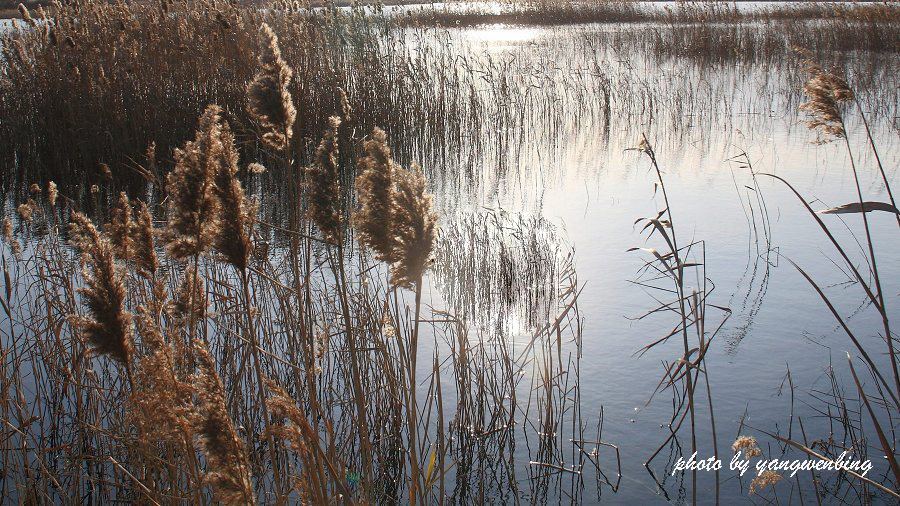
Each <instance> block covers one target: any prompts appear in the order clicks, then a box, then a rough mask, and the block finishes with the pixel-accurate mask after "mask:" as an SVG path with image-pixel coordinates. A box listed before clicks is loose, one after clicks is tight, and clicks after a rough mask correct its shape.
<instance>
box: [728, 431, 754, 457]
mask: <svg viewBox="0 0 900 506" xmlns="http://www.w3.org/2000/svg"><path fill="white" fill-rule="evenodd" d="M731 450H732V451H733V452H734V453H737V452H740V451H743V452H744V456H745V457H747V458H753V457H759V456H760V455H762V451H760V449H759V446H758V445H757V443H756V438H755V437H753V436H740V437H738V438H737V439H735V440H734V443H733V444H732V445H731Z"/></svg>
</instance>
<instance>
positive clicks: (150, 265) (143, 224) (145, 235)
mask: <svg viewBox="0 0 900 506" xmlns="http://www.w3.org/2000/svg"><path fill="white" fill-rule="evenodd" d="M155 234H156V231H155V229H154V228H153V214H152V213H150V208H149V207H148V206H147V204H146V203H144V202H141V203H140V204H139V205H138V212H137V222H136V223H135V225H134V227H133V228H132V235H131V242H132V244H133V245H134V263H135V266H136V267H137V271H138V274H140V275H141V276H144V277H145V278H147V279H150V278H151V277H153V275H154V274H155V273H156V270H157V269H158V268H159V258H158V257H157V256H156V247H155V245H154V243H153V236H154V235H155Z"/></svg>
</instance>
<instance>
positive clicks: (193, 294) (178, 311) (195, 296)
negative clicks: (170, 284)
mask: <svg viewBox="0 0 900 506" xmlns="http://www.w3.org/2000/svg"><path fill="white" fill-rule="evenodd" d="M167 313H168V314H169V316H170V317H171V318H172V319H174V320H175V321H176V322H177V323H179V324H182V325H184V324H185V323H186V322H188V321H190V320H192V319H193V321H199V320H202V319H203V318H204V316H205V315H206V288H205V287H204V285H203V278H201V277H200V276H199V274H197V273H196V272H195V270H194V269H186V270H185V271H184V278H183V279H182V280H181V283H180V284H179V285H178V290H177V291H176V292H175V294H174V295H173V297H172V301H171V302H170V303H169V305H168V308H167Z"/></svg>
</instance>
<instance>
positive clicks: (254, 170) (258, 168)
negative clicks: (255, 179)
mask: <svg viewBox="0 0 900 506" xmlns="http://www.w3.org/2000/svg"><path fill="white" fill-rule="evenodd" d="M247 170H248V171H250V173H251V174H262V173H263V172H265V171H266V167H265V166H264V165H263V164H261V163H256V162H254V163H251V164H250V165H248V166H247Z"/></svg>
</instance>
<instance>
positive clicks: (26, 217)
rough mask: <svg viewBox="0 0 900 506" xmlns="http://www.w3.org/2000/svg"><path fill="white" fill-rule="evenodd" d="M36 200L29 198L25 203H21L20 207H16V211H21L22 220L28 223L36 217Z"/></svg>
mask: <svg viewBox="0 0 900 506" xmlns="http://www.w3.org/2000/svg"><path fill="white" fill-rule="evenodd" d="M33 202H34V201H32V200H31V199H28V201H27V202H25V203H24V204H19V207H17V208H16V211H18V212H19V216H20V217H21V218H22V221H24V222H26V223H31V219H32V218H33V217H34V205H32V204H33Z"/></svg>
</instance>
